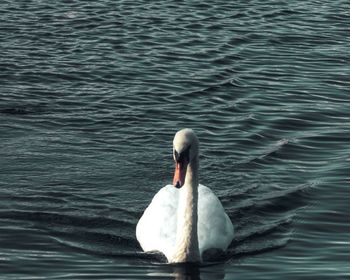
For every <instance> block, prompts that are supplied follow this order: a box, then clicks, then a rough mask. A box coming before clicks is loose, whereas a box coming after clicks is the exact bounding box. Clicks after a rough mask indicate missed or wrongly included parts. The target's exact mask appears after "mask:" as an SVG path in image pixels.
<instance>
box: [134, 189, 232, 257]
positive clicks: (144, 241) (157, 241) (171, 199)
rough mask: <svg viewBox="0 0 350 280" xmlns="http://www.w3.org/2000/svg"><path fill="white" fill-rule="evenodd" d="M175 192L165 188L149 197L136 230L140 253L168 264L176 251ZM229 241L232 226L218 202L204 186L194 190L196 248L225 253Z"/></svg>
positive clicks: (201, 250)
mask: <svg viewBox="0 0 350 280" xmlns="http://www.w3.org/2000/svg"><path fill="white" fill-rule="evenodd" d="M179 192H180V191H179V190H178V189H176V188H175V187H174V186H173V185H167V186H165V187H163V188H162V189H160V190H159V192H158V193H157V194H156V195H155V196H154V197H153V200H152V202H151V204H150V205H149V206H148V207H147V208H146V210H145V212H144V214H143V216H142V217H141V219H140V220H139V222H138V224H137V227H136V237H137V240H138V241H139V243H140V245H141V247H142V249H143V250H144V251H154V250H156V251H160V252H162V253H163V254H164V255H165V256H166V257H167V259H168V260H170V259H171V257H172V255H173V253H174V251H175V250H176V248H175V244H176V232H177V219H178V217H177V214H178V209H177V208H178V205H179ZM232 239H233V225H232V223H231V220H230V219H229V217H228V216H227V214H226V213H225V211H224V208H223V207H222V205H221V202H220V201H219V199H218V198H217V197H216V196H215V194H214V193H213V192H212V191H211V190H210V189H209V188H208V187H206V186H203V185H201V184H199V186H198V245H199V252H200V255H202V254H203V252H205V251H206V250H208V249H220V250H223V251H225V250H226V249H227V247H228V246H229V245H230V243H231V241H232Z"/></svg>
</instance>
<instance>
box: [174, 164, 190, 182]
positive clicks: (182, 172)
mask: <svg viewBox="0 0 350 280" xmlns="http://www.w3.org/2000/svg"><path fill="white" fill-rule="evenodd" d="M187 165H188V161H187V160H183V161H176V166H175V174H174V180H173V185H174V187H175V188H178V189H179V188H181V187H182V186H183V185H184V184H185V178H186V171H187Z"/></svg>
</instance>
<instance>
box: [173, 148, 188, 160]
mask: <svg viewBox="0 0 350 280" xmlns="http://www.w3.org/2000/svg"><path fill="white" fill-rule="evenodd" d="M190 148H191V146H188V147H187V149H186V150H184V151H182V152H181V153H178V152H177V151H176V150H174V157H175V160H176V161H177V162H184V161H186V162H189V161H190Z"/></svg>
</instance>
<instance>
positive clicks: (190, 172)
mask: <svg viewBox="0 0 350 280" xmlns="http://www.w3.org/2000/svg"><path fill="white" fill-rule="evenodd" d="M179 191H180V196H179V206H178V211H177V233H176V245H175V252H174V255H173V257H172V259H171V261H170V262H173V263H182V262H200V261H201V258H200V254H199V247H198V233H197V221H198V157H195V158H194V159H193V160H192V161H191V162H190V164H189V165H188V167H187V172H186V178H185V184H184V186H183V187H182V188H181V189H180V190H179Z"/></svg>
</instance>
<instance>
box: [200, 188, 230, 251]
mask: <svg viewBox="0 0 350 280" xmlns="http://www.w3.org/2000/svg"><path fill="white" fill-rule="evenodd" d="M232 239H233V225H232V222H231V220H230V218H229V217H228V216H227V214H226V213H225V210H224V208H223V207H222V204H221V202H220V201H219V199H218V198H217V197H216V195H215V194H214V193H213V192H212V191H211V190H210V189H209V188H207V187H206V186H203V185H199V188H198V243H199V251H200V253H201V254H202V253H203V252H204V251H205V250H207V249H221V250H226V249H227V247H228V246H229V245H230V243H231V241H232Z"/></svg>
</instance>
